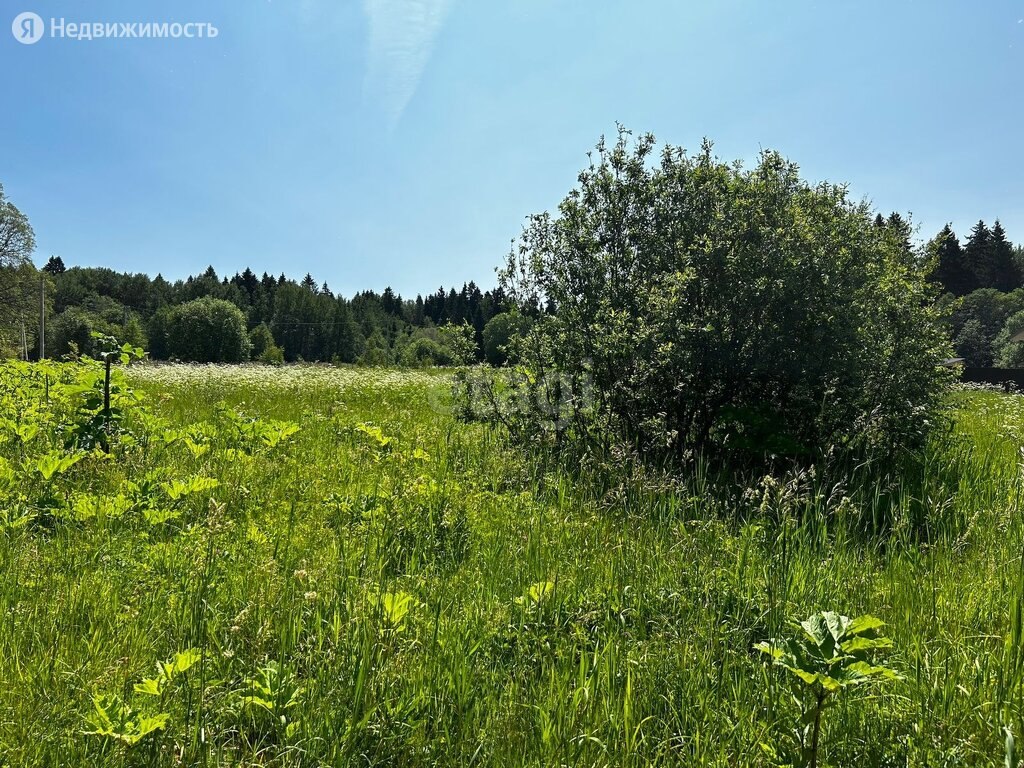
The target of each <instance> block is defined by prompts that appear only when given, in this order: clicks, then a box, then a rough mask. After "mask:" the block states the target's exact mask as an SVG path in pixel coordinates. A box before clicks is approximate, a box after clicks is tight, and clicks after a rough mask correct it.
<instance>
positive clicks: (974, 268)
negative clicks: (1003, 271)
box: [964, 221, 998, 288]
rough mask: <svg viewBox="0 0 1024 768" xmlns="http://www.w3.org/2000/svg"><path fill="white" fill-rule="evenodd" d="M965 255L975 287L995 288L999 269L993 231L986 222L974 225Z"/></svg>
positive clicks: (965, 248) (965, 247)
mask: <svg viewBox="0 0 1024 768" xmlns="http://www.w3.org/2000/svg"><path fill="white" fill-rule="evenodd" d="M964 254H965V256H966V257H967V264H968V266H969V267H970V269H971V272H973V273H974V281H975V285H976V286H977V287H979V288H994V287H995V285H996V282H997V274H998V269H997V267H996V264H995V259H994V257H993V253H992V230H990V229H989V228H988V226H987V225H986V224H985V222H984V221H979V222H978V223H977V224H975V225H974V228H973V229H972V230H971V234H970V235H969V236H968V238H967V244H966V245H965V246H964Z"/></svg>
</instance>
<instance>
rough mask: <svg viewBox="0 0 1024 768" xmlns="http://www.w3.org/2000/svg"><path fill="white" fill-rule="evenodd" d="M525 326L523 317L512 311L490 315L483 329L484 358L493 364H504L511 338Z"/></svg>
mask: <svg viewBox="0 0 1024 768" xmlns="http://www.w3.org/2000/svg"><path fill="white" fill-rule="evenodd" d="M525 328H526V324H525V318H524V317H522V316H521V315H518V314H516V313H514V312H502V313H501V314H500V315H495V316H494V317H492V318H491V319H490V320H489V321H487V325H485V326H484V331H483V340H484V359H485V360H486V361H487V362H488V363H490V364H491V365H494V366H501V365H505V363H506V362H508V353H509V348H510V346H511V344H512V339H513V338H514V337H515V336H516V335H517V334H519V335H521V334H522V333H523V332H524V331H525Z"/></svg>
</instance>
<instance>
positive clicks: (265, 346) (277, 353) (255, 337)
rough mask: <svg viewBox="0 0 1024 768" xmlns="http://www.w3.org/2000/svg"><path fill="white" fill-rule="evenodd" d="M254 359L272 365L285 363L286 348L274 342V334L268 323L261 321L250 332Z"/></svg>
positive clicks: (251, 352)
mask: <svg viewBox="0 0 1024 768" xmlns="http://www.w3.org/2000/svg"><path fill="white" fill-rule="evenodd" d="M249 344H250V346H251V351H250V354H251V355H252V359H253V360H256V361H258V362H261V363H269V364H271V365H282V364H283V363H284V350H283V349H281V347H279V346H278V345H277V344H275V343H274V334H273V333H271V331H270V328H269V327H268V326H267V324H266V323H260V324H259V325H257V326H256V327H255V328H253V329H252V331H251V332H250V333H249Z"/></svg>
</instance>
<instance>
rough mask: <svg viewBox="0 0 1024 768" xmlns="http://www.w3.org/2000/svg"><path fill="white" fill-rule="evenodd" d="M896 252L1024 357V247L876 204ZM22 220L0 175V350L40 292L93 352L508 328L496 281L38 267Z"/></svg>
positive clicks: (405, 357)
mask: <svg viewBox="0 0 1024 768" xmlns="http://www.w3.org/2000/svg"><path fill="white" fill-rule="evenodd" d="M875 225H876V226H878V227H886V228H889V229H891V230H892V231H894V232H895V233H896V234H897V235H898V237H899V238H901V239H902V241H903V242H904V244H905V251H906V253H907V258H910V259H913V260H915V261H917V262H919V264H920V266H922V267H924V268H925V270H926V271H927V273H928V275H929V276H930V278H931V280H932V281H933V282H935V283H937V284H938V285H940V286H941V292H942V297H941V298H940V300H939V301H940V302H941V303H942V304H943V305H944V306H945V308H946V309H948V311H949V316H950V334H951V338H952V339H953V344H954V348H955V350H956V353H957V355H959V356H961V357H963V358H964V359H965V360H966V362H967V364H969V365H972V366H990V365H996V366H1001V367H1024V344H1019V343H1011V342H1010V341H1009V339H1010V337H1012V336H1013V335H1014V334H1015V333H1017V332H1018V331H1020V330H1024V248H1022V247H1021V246H1017V245H1014V244H1013V243H1012V242H1011V241H1010V239H1009V238H1008V237H1007V234H1006V232H1005V230H1004V229H1003V227H1002V225H1001V224H1000V223H999V221H998V220H996V221H995V223H994V224H993V225H992V226H991V227H989V226H988V225H987V224H986V223H985V222H984V221H979V222H978V223H977V224H976V225H975V226H974V227H973V228H972V230H971V232H970V233H969V235H968V236H967V237H966V239H965V240H964V242H963V243H961V240H960V238H959V237H958V236H957V234H956V233H955V232H954V231H953V229H952V227H951V226H950V225H946V226H945V227H943V228H942V230H941V231H940V232H939V233H938V234H937V235H935V237H933V238H932V239H931V240H929V241H928V242H927V243H925V244H924V245H922V246H914V245H912V243H911V237H912V234H913V229H912V226H911V224H910V222H909V221H908V220H907V219H905V218H904V217H902V216H900V215H899V214H898V213H893V214H891V215H890V216H889V217H887V218H886V217H883V216H881V215H880V214H879V215H878V217H877V219H876V220H875ZM34 249H35V239H34V233H33V232H32V228H31V226H30V225H29V223H28V220H27V218H26V217H25V216H24V214H22V213H21V212H20V211H19V210H18V209H17V208H16V207H15V206H14V205H13V204H12V203H11V202H10V201H9V200H7V199H6V198H5V197H4V194H3V188H2V187H0V351H2V352H3V353H4V354H5V355H21V356H26V357H29V358H33V357H36V356H38V353H39V345H38V336H39V323H40V314H41V313H40V297H41V296H42V297H43V301H44V302H45V307H46V315H47V317H48V320H47V321H46V332H45V336H46V339H45V341H46V353H47V355H48V356H49V357H60V356H63V355H66V354H69V353H76V352H77V353H85V354H89V353H91V351H92V346H93V344H94V338H93V334H94V333H101V334H104V335H111V336H116V337H117V338H118V339H122V340H124V341H128V342H130V343H132V344H134V345H137V346H142V347H145V348H146V349H147V350H148V351H149V353H150V355H151V357H153V358H154V359H158V360H174V359H177V360H189V361H201V362H214V361H223V362H239V361H244V360H256V361H262V362H271V363H274V362H298V361H307V362H340V363H361V364H367V365H415V366H419V365H449V364H463V363H469V362H474V361H484V360H486V361H488V362H491V363H493V364H500V363H502V362H503V361H504V357H505V352H504V345H505V343H506V342H507V340H508V338H509V336H510V333H511V332H512V330H513V329H514V327H515V321H514V320H513V319H512V317H511V315H510V314H509V312H508V311H509V309H510V306H509V302H508V300H507V297H506V295H505V292H504V291H503V290H502V288H501V287H500V286H499V287H497V288H494V289H491V290H481V289H480V288H479V287H478V286H477V285H476V284H475V283H473V282H469V283H465V284H464V285H463V286H462V287H461V289H458V290H457V289H456V288H454V287H452V288H449V289H447V290H446V289H444V288H439V289H438V290H437V291H436V292H434V293H430V294H427V295H426V296H423V295H417V296H416V298H415V299H408V298H403V297H402V296H401V295H400V294H397V293H395V292H394V291H393V290H392V289H390V288H387V289H385V290H384V291H383V292H381V293H377V292H374V291H362V292H360V293H357V294H355V295H354V296H352V297H351V298H346V297H344V296H340V295H336V294H335V293H334V292H333V291H332V290H331V289H330V287H329V286H328V285H327V283H319V282H318V281H317V280H316V279H314V277H313V276H312V275H310V274H306V275H305V277H303V278H302V279H301V280H295V279H291V278H289V277H287V276H285V275H284V274H281V275H279V276H277V277H274V276H272V275H269V274H267V273H266V272H263V273H262V274H261V275H259V276H257V274H256V273H255V272H254V271H253V270H252V269H249V268H246V269H245V270H243V271H241V272H236V273H235V274H234V275H233V276H231V277H228V276H226V275H225V276H219V275H218V274H217V273H216V271H215V270H214V269H213V267H212V266H211V267H209V268H208V269H207V270H206V271H205V272H203V273H202V274H200V275H193V276H189V277H187V278H186V279H184V280H177V281H174V282H171V281H169V280H166V279H164V278H163V277H162V275H160V274H158V275H156V276H155V277H152V278H151V277H149V276H148V275H145V274H141V273H135V274H131V273H121V272H116V271H114V270H111V269H107V268H103V267H71V268H66V267H65V265H64V262H63V260H62V259H61V258H60V257H59V256H53V257H50V259H49V261H48V262H47V263H46V264H45V266H43V267H42V269H41V270H40V269H37V268H36V267H35V266H34V264H33V262H32V258H31V257H32V254H33V251H34Z"/></svg>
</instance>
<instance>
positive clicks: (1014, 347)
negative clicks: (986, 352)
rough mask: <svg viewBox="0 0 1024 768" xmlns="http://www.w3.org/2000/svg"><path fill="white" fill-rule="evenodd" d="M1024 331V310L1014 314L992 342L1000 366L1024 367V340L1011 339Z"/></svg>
mask: <svg viewBox="0 0 1024 768" xmlns="http://www.w3.org/2000/svg"><path fill="white" fill-rule="evenodd" d="M1021 331H1024V312H1017V313H1016V314H1014V315H1012V316H1011V317H1010V318H1009V319H1008V320H1007V321H1006V324H1005V325H1004V326H1003V329H1002V330H1001V331H1000V332H999V334H998V335H997V336H996V338H995V341H993V342H992V351H993V353H994V355H995V363H996V365H997V366H999V367H1000V368H1024V342H1020V341H1010V339H1011V338H1012V337H1013V336H1014V335H1016V334H1018V333H1020V332H1021Z"/></svg>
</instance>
